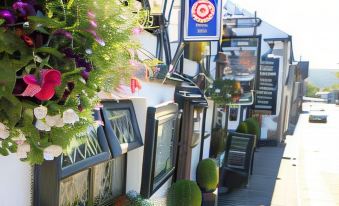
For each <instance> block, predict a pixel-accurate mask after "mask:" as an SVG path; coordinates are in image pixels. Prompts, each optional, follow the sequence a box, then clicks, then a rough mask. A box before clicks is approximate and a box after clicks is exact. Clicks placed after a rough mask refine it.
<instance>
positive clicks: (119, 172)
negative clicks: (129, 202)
mask: <svg viewBox="0 0 339 206" xmlns="http://www.w3.org/2000/svg"><path fill="white" fill-rule="evenodd" d="M125 164H126V154H125V155H121V156H119V157H117V158H115V159H113V161H112V171H113V172H112V173H113V178H112V191H113V197H114V198H116V197H118V196H120V195H122V194H124V193H125V182H126V181H125V180H126V165H125Z"/></svg>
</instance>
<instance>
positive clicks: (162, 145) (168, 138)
mask: <svg viewBox="0 0 339 206" xmlns="http://www.w3.org/2000/svg"><path fill="white" fill-rule="evenodd" d="M174 125H175V120H173V119H171V120H169V121H167V122H164V123H162V124H160V125H159V126H158V136H157V147H156V157H155V170H154V178H155V179H154V187H156V186H157V185H158V184H159V183H160V180H161V179H162V178H163V177H164V176H165V175H166V174H167V172H169V171H170V170H171V169H172V168H173V167H174V165H173V149H174V148H173V140H174V139H173V138H174ZM154 187H153V188H154Z"/></svg>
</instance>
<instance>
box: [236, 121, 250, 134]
mask: <svg viewBox="0 0 339 206" xmlns="http://www.w3.org/2000/svg"><path fill="white" fill-rule="evenodd" d="M235 131H236V132H239V133H243V134H247V133H248V126H247V123H246V122H240V123H239V125H238V127H237V129H236V130H235Z"/></svg>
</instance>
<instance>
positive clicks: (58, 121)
mask: <svg viewBox="0 0 339 206" xmlns="http://www.w3.org/2000/svg"><path fill="white" fill-rule="evenodd" d="M46 124H47V125H48V126H50V127H63V126H64V125H65V124H64V121H63V119H62V118H61V115H60V114H57V115H54V116H49V115H47V116H46Z"/></svg>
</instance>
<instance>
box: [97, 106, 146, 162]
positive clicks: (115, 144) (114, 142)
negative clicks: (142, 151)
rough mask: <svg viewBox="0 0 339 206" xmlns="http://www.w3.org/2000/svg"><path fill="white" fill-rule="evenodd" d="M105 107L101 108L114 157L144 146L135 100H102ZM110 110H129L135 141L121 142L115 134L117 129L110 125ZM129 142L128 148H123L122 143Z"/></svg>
mask: <svg viewBox="0 0 339 206" xmlns="http://www.w3.org/2000/svg"><path fill="white" fill-rule="evenodd" d="M101 103H102V105H103V108H102V109H101V114H102V118H103V121H104V124H105V126H104V128H105V134H106V137H107V142H108V145H109V148H110V150H111V154H112V157H113V158H114V157H118V156H120V155H122V154H125V153H127V152H129V151H131V150H134V149H137V148H139V147H141V146H143V140H142V136H141V133H140V129H139V125H138V121H137V117H136V114H135V110H134V106H133V102H132V101H131V100H119V101H116V100H102V101H101ZM109 110H127V111H129V114H130V117H131V122H132V126H133V132H134V135H135V141H134V142H131V143H123V144H121V143H120V141H119V139H118V137H117V136H116V134H115V131H114V130H113V128H112V127H111V126H110V120H109V117H108V114H107V113H108V112H109ZM125 144H127V150H126V151H125V150H123V147H122V145H125Z"/></svg>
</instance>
